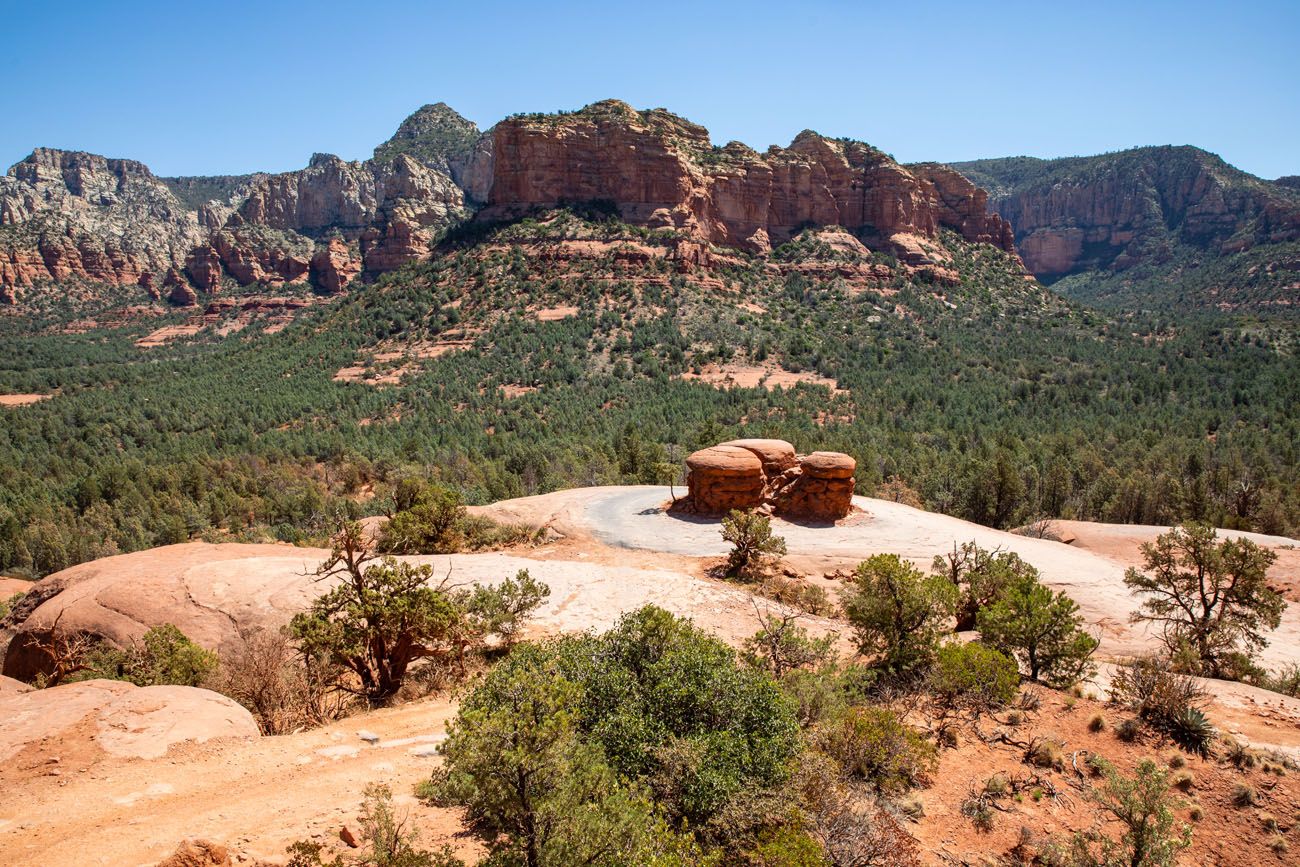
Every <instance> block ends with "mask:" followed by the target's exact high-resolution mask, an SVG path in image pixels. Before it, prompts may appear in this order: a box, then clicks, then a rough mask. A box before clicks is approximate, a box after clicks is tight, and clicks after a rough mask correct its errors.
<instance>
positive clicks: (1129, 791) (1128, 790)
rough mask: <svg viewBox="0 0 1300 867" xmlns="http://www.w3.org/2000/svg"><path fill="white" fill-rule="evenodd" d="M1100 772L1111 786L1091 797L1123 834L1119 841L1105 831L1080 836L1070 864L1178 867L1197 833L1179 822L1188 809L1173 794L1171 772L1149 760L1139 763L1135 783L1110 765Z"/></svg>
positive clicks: (1073, 846)
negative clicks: (1182, 809)
mask: <svg viewBox="0 0 1300 867" xmlns="http://www.w3.org/2000/svg"><path fill="white" fill-rule="evenodd" d="M1100 766H1101V768H1102V772H1103V774H1104V776H1105V782H1104V784H1103V785H1101V786H1099V787H1096V788H1094V789H1092V790H1091V792H1090V793H1089V797H1090V799H1091V800H1092V801H1093V802H1094V803H1096V804H1097V806H1098V807H1100V808H1101V809H1102V810H1103V811H1104V812H1105V813H1106V814H1108V815H1109V817H1110V818H1111V819H1114V820H1115V821H1117V822H1118V823H1119V824H1120V826H1121V828H1122V834H1121V835H1120V837H1119V838H1118V839H1115V838H1112V837H1109V836H1106V835H1105V834H1103V833H1102V832H1101V831H1100V830H1093V831H1087V832H1082V833H1078V834H1075V835H1074V837H1073V838H1072V840H1071V846H1070V851H1069V854H1068V857H1067V858H1066V859H1065V863H1067V864H1072V865H1073V864H1077V865H1112V864H1113V865H1121V864H1122V865H1125V867H1174V865H1175V864H1176V863H1177V861H1178V855H1179V853H1180V852H1182V851H1183V850H1184V849H1186V848H1187V847H1188V846H1190V845H1191V841H1192V831H1191V828H1189V827H1188V826H1187V825H1182V826H1181V827H1179V826H1178V825H1179V823H1177V822H1176V821H1175V819H1174V810H1176V809H1178V808H1179V807H1181V806H1182V804H1181V801H1180V800H1179V799H1177V798H1175V797H1174V796H1173V795H1171V793H1170V792H1169V786H1168V779H1167V777H1168V772H1167V771H1166V770H1165V769H1164V768H1162V767H1160V766H1159V765H1157V764H1156V763H1155V762H1153V761H1151V760H1149V759H1143V760H1142V761H1140V762H1138V765H1137V768H1136V769H1135V771H1134V774H1133V776H1132V777H1127V776H1125V775H1123V774H1121V773H1119V772H1118V771H1117V770H1116V769H1115V768H1114V767H1113V766H1112V765H1111V764H1110V763H1109V762H1106V761H1105V760H1100Z"/></svg>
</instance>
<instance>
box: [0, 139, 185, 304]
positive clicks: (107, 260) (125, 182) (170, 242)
mask: <svg viewBox="0 0 1300 867" xmlns="http://www.w3.org/2000/svg"><path fill="white" fill-rule="evenodd" d="M202 237H203V232H202V229H201V228H200V226H199V222H198V217H197V215H196V214H195V213H194V212H193V211H191V210H189V209H188V208H186V207H185V205H183V204H182V203H181V202H180V200H179V199H177V197H176V196H175V195H174V194H173V193H172V191H171V190H170V189H168V187H167V186H166V185H165V184H164V183H163V182H162V181H160V180H159V179H158V178H156V177H154V176H153V174H152V173H151V172H150V171H149V169H148V168H146V167H145V166H144V165H142V164H141V163H138V162H135V161H134V160H118V159H106V158H104V157H101V156H96V155H94V154H87V153H81V152H79V151H61V150H55V149H52V148H37V149H36V150H35V151H33V152H32V153H31V155H30V156H29V157H27V158H26V159H25V160H23V161H22V162H19V163H17V164H16V165H14V166H13V167H12V168H11V169H10V170H9V173H8V174H7V175H6V176H4V177H2V178H0V286H6V287H10V290H9V292H8V293H7V294H8V295H9V296H10V297H11V298H16V296H17V293H16V292H14V291H13V287H18V286H30V285H33V284H37V283H46V282H52V283H61V282H68V281H74V280H81V281H93V282H98V283H109V284H113V285H132V286H134V285H141V283H142V280H147V279H152V277H153V275H158V276H161V275H162V274H163V273H165V272H166V270H167V268H168V267H170V266H172V265H173V264H175V263H177V262H179V261H183V260H184V258H185V255H186V253H187V252H188V251H189V250H190V249H191V248H192V247H193V246H194V245H195V244H196V243H198V242H199V241H200V240H201V239H202Z"/></svg>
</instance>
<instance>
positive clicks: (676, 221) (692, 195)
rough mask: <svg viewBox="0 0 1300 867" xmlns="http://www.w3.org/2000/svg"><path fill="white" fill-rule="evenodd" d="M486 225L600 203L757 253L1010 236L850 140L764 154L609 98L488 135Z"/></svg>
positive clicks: (966, 199) (929, 179) (967, 192)
mask: <svg viewBox="0 0 1300 867" xmlns="http://www.w3.org/2000/svg"><path fill="white" fill-rule="evenodd" d="M492 138H493V151H494V160H493V183H492V191H491V194H490V196H489V200H488V208H487V209H486V211H485V212H484V217H485V218H487V219H492V218H500V217H510V216H517V215H520V214H523V213H526V212H528V211H529V210H532V209H535V208H545V207H554V206H557V205H562V204H565V203H569V202H585V201H603V202H608V203H610V204H612V205H613V206H614V207H616V208H617V209H618V211H619V213H620V215H621V216H622V218H623V219H625V220H628V221H629V222H632V223H634V224H640V225H647V226H652V227H674V228H677V229H683V230H686V231H687V232H689V233H691V234H693V235H695V236H697V237H698V238H700V239H702V240H705V241H708V242H710V243H715V244H725V245H731V246H737V247H742V248H747V249H750V250H755V251H760V252H761V251H766V250H768V249H770V248H771V246H772V245H775V244H780V243H782V242H784V241H787V240H789V239H790V238H791V237H793V236H794V235H795V234H796V233H797V232H798V231H800V230H802V229H804V228H807V227H809V226H842V227H844V228H846V229H849V230H850V231H852V232H854V233H855V234H857V235H859V236H860V237H862V238H864V239H866V240H867V241H868V243H869V244H872V243H874V244H877V245H885V246H888V245H889V244H890V239H891V238H892V237H893V236H894V235H895V234H898V233H903V234H908V235H919V236H923V237H933V236H934V235H935V234H936V233H937V232H938V230H939V229H940V228H950V229H952V230H954V231H956V232H959V233H961V234H962V235H963V236H964V237H966V238H967V239H968V240H972V241H987V242H989V243H994V244H997V245H999V246H1002V247H1003V249H1007V250H1010V249H1011V247H1012V245H1011V239H1010V232H1009V230H1008V228H1007V227H1006V225H1005V223H1004V222H1003V221H1002V220H1001V218H999V217H998V216H997V215H993V214H988V213H980V211H981V210H982V208H983V205H984V200H983V199H978V200H977V196H976V194H977V193H978V192H979V191H978V190H977V189H976V188H975V187H974V186H973V185H971V184H970V183H969V182H965V181H964V179H961V178H959V177H953V176H952V174H953V173H946V172H944V171H943V170H941V169H939V168H938V167H930V168H929V169H927V170H926V171H923V172H920V173H917V172H913V171H909V170H908V169H906V168H904V167H902V166H900V165H899V164H898V163H896V162H895V161H894V160H893V159H891V158H890V157H889V156H888V155H886V154H884V153H882V152H881V151H879V150H876V149H875V148H872V147H870V146H869V145H866V144H863V143H861V142H855V141H847V140H841V139H828V138H825V137H823V136H820V135H818V134H816V133H814V132H808V131H805V132H803V133H800V134H799V136H798V137H796V138H795V140H794V142H793V143H791V145H790V147H788V148H780V147H772V148H769V149H768V150H767V152H766V153H764V154H759V153H757V152H756V151H753V150H751V149H750V148H748V147H746V146H744V145H742V144H739V143H734V142H733V143H731V144H729V145H727V146H726V147H723V148H716V147H714V146H713V145H712V143H711V142H710V140H709V135H708V131H707V130H706V129H705V128H704V127H701V126H698V125H697V124H693V123H691V122H690V121H687V120H684V119H682V118H679V117H677V116H676V115H673V114H670V113H669V112H667V111H664V110H662V109H653V110H650V111H641V112H638V111H635V110H634V109H632V108H631V107H630V106H628V105H626V104H625V103H621V102H618V101H615V100H610V101H606V102H600V103H596V104H594V105H591V106H588V107H586V108H585V109H583V110H582V111H579V112H576V113H573V114H566V115H523V116H516V117H513V118H510V119H507V120H505V121H502V122H501V123H499V124H497V125H496V126H495V127H494V128H493V132H492Z"/></svg>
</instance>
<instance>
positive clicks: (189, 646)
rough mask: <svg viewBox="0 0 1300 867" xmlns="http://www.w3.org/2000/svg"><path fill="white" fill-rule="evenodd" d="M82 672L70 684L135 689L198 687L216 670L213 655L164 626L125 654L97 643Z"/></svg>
mask: <svg viewBox="0 0 1300 867" xmlns="http://www.w3.org/2000/svg"><path fill="white" fill-rule="evenodd" d="M84 664H85V666H86V667H85V669H84V670H83V671H80V672H78V673H77V674H76V675H74V676H73V677H71V678H69V679H70V680H74V681H76V680H92V679H94V678H107V679H109V680H126V681H130V682H131V683H134V684H135V685H136V686H162V685H168V684H170V685H175V686H202V685H204V684H205V683H206V682H207V680H208V678H209V677H210V676H211V675H212V674H213V672H215V671H216V669H217V655H216V654H215V653H213V652H212V651H210V650H205V649H204V648H202V647H200V646H199V645H197V644H195V643H194V642H193V641H190V639H189V638H187V637H186V635H185V633H183V632H181V631H180V629H178V628H177V627H176V626H175V625H173V624H171V623H164V624H162V625H161V626H155V627H153V628H152V629H150V630H149V631H148V632H146V633H145V634H144V637H143V638H142V639H141V640H140V641H138V642H134V641H133V642H132V643H131V646H130V647H128V648H127V649H126V650H118V649H117V648H115V647H112V646H110V645H108V644H104V643H100V644H99V645H97V646H96V647H94V648H93V649H91V651H90V652H89V653H88V654H86V657H85V659H84Z"/></svg>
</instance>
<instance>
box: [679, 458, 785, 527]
mask: <svg viewBox="0 0 1300 867" xmlns="http://www.w3.org/2000/svg"><path fill="white" fill-rule="evenodd" d="M686 466H687V467H688V468H689V472H688V473H687V476H686V486H687V488H688V490H689V494H688V495H689V497H690V502H691V504H692V506H693V510H694V511H697V512H699V513H701V514H706V515H722V514H726V513H727V512H729V511H731V510H732V509H752V508H755V507H757V506H759V505H761V504H762V502H763V487H764V485H765V484H766V481H767V478H766V476H764V475H763V464H762V462H761V461H760V460H759V458H758V456H757V455H755V454H754V453H753V452H751V451H749V450H748V449H743V448H739V447H737V446H726V445H723V446H713V447H711V448H707V449H700V450H699V451H698V452H695V453H694V454H692V455H691V456H690V457H688V458H687V459H686Z"/></svg>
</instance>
